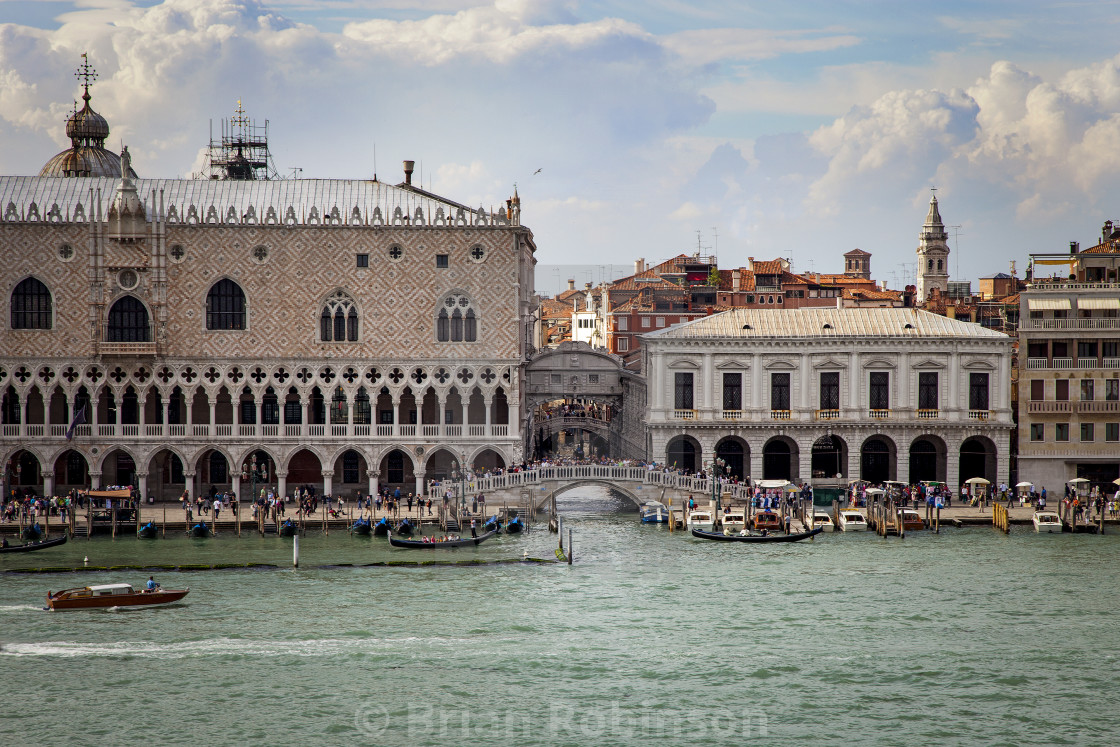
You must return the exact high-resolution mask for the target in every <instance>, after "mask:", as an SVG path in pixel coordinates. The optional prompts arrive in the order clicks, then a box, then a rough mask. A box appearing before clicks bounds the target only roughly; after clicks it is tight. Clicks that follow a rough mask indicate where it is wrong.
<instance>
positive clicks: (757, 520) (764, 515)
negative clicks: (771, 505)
mask: <svg viewBox="0 0 1120 747" xmlns="http://www.w3.org/2000/svg"><path fill="white" fill-rule="evenodd" d="M751 528H752V529H754V530H755V531H759V532H761V531H762V530H763V529H765V530H766V531H768V532H774V531H778V530H781V529H782V517H781V516H780V515H779V514H778V513H777V512H776V511H771V510H770V509H765V510H763V511H759V512H758V513H757V514H755V515H754V520H753V521H752V522H751Z"/></svg>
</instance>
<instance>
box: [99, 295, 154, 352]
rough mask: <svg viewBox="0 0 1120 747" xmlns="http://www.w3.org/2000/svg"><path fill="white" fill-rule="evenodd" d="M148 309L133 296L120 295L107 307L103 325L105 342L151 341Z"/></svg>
mask: <svg viewBox="0 0 1120 747" xmlns="http://www.w3.org/2000/svg"><path fill="white" fill-rule="evenodd" d="M151 340H152V329H151V325H150V324H148V310H147V309H145V308H144V304H142V303H140V300H139V299H138V298H136V297H135V296H123V297H121V298H120V299H119V300H118V301H117V302H116V303H115V304H113V307H112V308H111V309H109V318H108V320H107V324H106V327H105V341H106V342H151Z"/></svg>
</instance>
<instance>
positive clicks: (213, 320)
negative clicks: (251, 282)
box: [206, 278, 245, 329]
mask: <svg viewBox="0 0 1120 747" xmlns="http://www.w3.org/2000/svg"><path fill="white" fill-rule="evenodd" d="M206 329H245V292H244V291H243V290H241V286H240V285H238V284H237V283H235V282H233V281H232V280H230V279H228V278H223V279H222V280H219V281H218V282H216V283H214V285H213V286H212V287H211V288H210V292H209V293H207V294H206Z"/></svg>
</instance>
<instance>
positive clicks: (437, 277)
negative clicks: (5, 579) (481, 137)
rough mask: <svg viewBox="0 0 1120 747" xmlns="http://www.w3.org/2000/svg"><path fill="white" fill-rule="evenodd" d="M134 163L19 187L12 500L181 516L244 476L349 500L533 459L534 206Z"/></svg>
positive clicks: (7, 191)
mask: <svg viewBox="0 0 1120 747" xmlns="http://www.w3.org/2000/svg"><path fill="white" fill-rule="evenodd" d="M87 104H88V102H87ZM122 161H123V163H122V172H123V173H124V174H125V175H126V176H124V177H123V178H122V177H120V176H119V175H113V176H97V175H92V176H89V175H84V174H82V175H73V174H67V175H64V176H37V177H18V176H16V177H12V176H9V177H0V251H2V252H3V256H4V261H3V263H2V265H0V287H2V288H3V297H4V301H5V303H6V304H7V305H8V309H7V311H8V313H7V314H5V316H4V320H5V322H6V323H5V324H3V325H2V327H3V328H2V330H0V392H2V408H0V409H2V413H0V414H2V435H0V450H2V457H3V465H4V468H5V472H6V473H7V474H6V475H5V477H6V479H7V485H9V486H25V487H33V488H35V489H36V490H37V491H38V492H45V493H47V494H50V493H52V492H56V493H57V492H63V491H65V490H67V489H69V488H71V487H87V486H91V485H92V486H94V487H98V486H107V485H128V484H133V485H136V486H138V487H139V489H140V491H141V492H142V493H144V495H145V497H149V496H150V497H158V498H164V499H173V498H174V497H176V496H177V495H179V494H181V493H182V492H183V491H184V490H188V491H191V492H192V493H193V492H195V491H205V490H208V489H209V488H210V486H215V487H216V488H218V489H233V490H238V489H239V488H240V483H241V481H242V475H243V474H244V475H245V477H246V479H251V480H254V482H255V487H258V488H259V486H261V485H262V484H267V485H269V486H271V487H273V488H276V489H278V490H279V491H280V492H285V491H287V492H288V493H290V492H291V490H293V489H294V488H296V487H301V486H314V487H316V488H317V489H318V490H320V491H328V492H333V493H343V494H346V495H353V494H355V493H365V492H370V491H374V490H376V489H377V488H378V487H379V486H381V485H386V484H387V485H390V486H400V487H401V488H402V489H404V490H413V491H419V490H420V488H421V486H422V484H423V483H424V482H425V481H426V480H428V479H432V478H442V477H448V476H450V474H451V472H452V469H453V467H454V466H455V465H456V463H458V464H465V465H466V466H467V467H473V468H487V467H493V466H498V465H504V464H508V463H510V462H513V461H516V460H519V459H521V457H522V443H523V441H522V434H521V433H520V431H519V425H518V424H519V422H520V421H521V416H520V411H521V402H522V383H521V377H520V365H521V361H522V360H524V358H525V353H526V349H525V348H526V344H527V337H526V335H527V331H528V330H529V329H530V328H531V325H530V324H529V314H530V298H531V296H532V293H533V265H534V263H535V259H534V251H535V246H534V243H533V235H532V232H531V231H530V230H529V229H528V228H526V227H524V226H522V225H521V224H520V204H519V201H518V200H517V198H516V196H515V197H514V198H513V199H512V200H510V201H508V202H507V204H506V205H505V206H504V207H503V209H500V210H498V211H496V212H492V211H489V210H484V209H482V208H478V209H471V208H469V207H466V206H463V205H460V204H458V203H455V202H452V201H449V200H446V199H443V198H441V197H438V196H436V195H432V194H430V193H428V192H425V191H423V190H421V189H418V188H416V187H413V186H412V185H411V183H410V182H411V179H410V178H408V177H410V169H409V166H410V164H409V163H408V162H406V180H405V182H404V183H402V184H400V185H397V186H391V185H388V184H384V183H381V182H378V181H343V180H312V179H307V180H278V181H235V180H202V179H196V180H184V179H168V180H159V179H157V180H143V179H132V178H130V175H131V174H132V173H133V172H131V169H130V168H129V159H128V156H127V152H126V153H125V154H123V155H122ZM83 419H84V421H85V422H84V423H82V422H81V421H82V420H83ZM71 426H73V427H71ZM254 464H256V466H257V475H256V477H255V479H254V478H253V477H250V476H249V472H250V468H251V467H252V466H253V465H254ZM248 490H249V487H248V485H246V488H245V490H244V491H242V495H243V496H244V495H246V494H247V492H248Z"/></svg>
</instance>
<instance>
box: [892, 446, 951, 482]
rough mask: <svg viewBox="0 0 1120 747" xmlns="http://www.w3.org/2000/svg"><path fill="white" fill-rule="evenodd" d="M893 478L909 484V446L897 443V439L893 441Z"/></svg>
mask: <svg viewBox="0 0 1120 747" xmlns="http://www.w3.org/2000/svg"><path fill="white" fill-rule="evenodd" d="M893 478H894V479H895V480H900V481H902V482H910V444H909V443H899V442H898V439H895V466H894V475H893ZM950 487H951V485H950ZM953 492H956V491H953Z"/></svg>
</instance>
